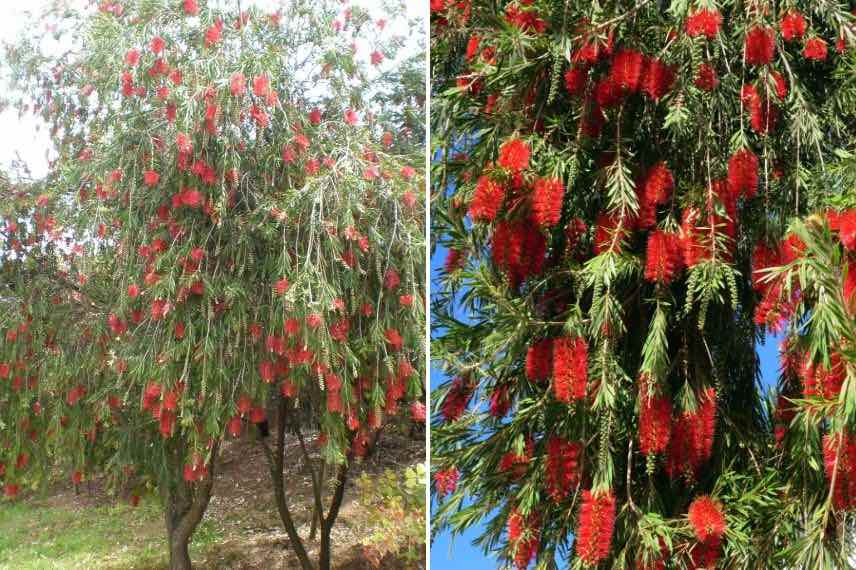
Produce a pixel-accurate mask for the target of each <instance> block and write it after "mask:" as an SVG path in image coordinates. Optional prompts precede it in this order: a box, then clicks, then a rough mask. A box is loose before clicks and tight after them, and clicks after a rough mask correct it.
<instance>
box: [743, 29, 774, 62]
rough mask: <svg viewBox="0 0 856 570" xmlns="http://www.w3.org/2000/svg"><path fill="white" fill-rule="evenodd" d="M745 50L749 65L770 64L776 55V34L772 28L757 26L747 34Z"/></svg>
mask: <svg viewBox="0 0 856 570" xmlns="http://www.w3.org/2000/svg"><path fill="white" fill-rule="evenodd" d="M744 50H745V54H746V63H748V64H749V65H767V64H769V63H770V62H772V61H773V56H774V55H776V32H775V31H774V30H773V29H772V28H767V27H763V26H755V27H754V28H752V29H751V30H749V31H748V32H747V33H746V39H745V44H744Z"/></svg>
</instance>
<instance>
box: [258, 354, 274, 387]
mask: <svg viewBox="0 0 856 570" xmlns="http://www.w3.org/2000/svg"><path fill="white" fill-rule="evenodd" d="M275 374H276V368H275V367H274V364H273V362H271V361H270V360H263V361H261V362H260V363H259V376H261V378H262V382H264V383H265V384H270V383H272V382H273V378H274V375H275Z"/></svg>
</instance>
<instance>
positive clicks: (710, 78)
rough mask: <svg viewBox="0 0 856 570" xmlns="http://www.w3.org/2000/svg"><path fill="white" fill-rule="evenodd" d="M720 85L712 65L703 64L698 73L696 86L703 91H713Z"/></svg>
mask: <svg viewBox="0 0 856 570" xmlns="http://www.w3.org/2000/svg"><path fill="white" fill-rule="evenodd" d="M718 85H719V77H717V75H716V69H714V68H713V66H712V65H709V64H707V63H702V64H701V65H699V66H698V71H697V72H696V78H695V86H696V87H698V88H699V89H701V90H702V91H713V90H714V89H716V87H717V86H718Z"/></svg>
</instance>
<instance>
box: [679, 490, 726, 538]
mask: <svg viewBox="0 0 856 570" xmlns="http://www.w3.org/2000/svg"><path fill="white" fill-rule="evenodd" d="M687 516H688V518H689V520H690V524H691V525H692V527H693V531H694V532H695V535H696V538H698V539H699V540H700V541H701V542H708V541H710V540H711V539H713V540H716V541H718V540H720V539H721V538H722V536H723V535H724V534H725V527H726V523H725V515H724V514H722V504H721V503H720V502H719V501H716V500H714V499H711V498H710V497H709V496H707V495H702V496H700V497H696V498H695V499H694V500H693V502H692V503H690V508H689V511H688V512H687Z"/></svg>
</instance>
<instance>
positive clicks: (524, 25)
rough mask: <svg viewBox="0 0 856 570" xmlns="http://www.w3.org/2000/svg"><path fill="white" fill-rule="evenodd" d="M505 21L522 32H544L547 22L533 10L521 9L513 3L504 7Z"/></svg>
mask: <svg viewBox="0 0 856 570" xmlns="http://www.w3.org/2000/svg"><path fill="white" fill-rule="evenodd" d="M505 21H506V22H508V23H509V24H511V25H512V26H514V27H516V28H518V29H520V30H522V31H524V32H537V33H539V34H542V33H544V31H545V30H546V29H547V22H545V21H544V19H542V18H541V17H540V16H539V15H538V12H536V11H535V10H521V9H520V7H519V6H517V5H515V4H509V5H508V6H506V8H505Z"/></svg>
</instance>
